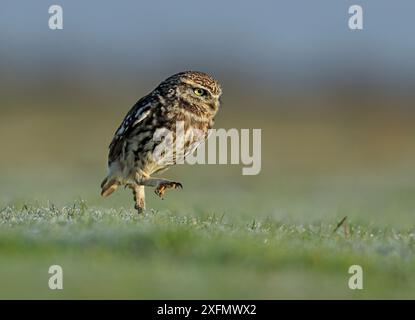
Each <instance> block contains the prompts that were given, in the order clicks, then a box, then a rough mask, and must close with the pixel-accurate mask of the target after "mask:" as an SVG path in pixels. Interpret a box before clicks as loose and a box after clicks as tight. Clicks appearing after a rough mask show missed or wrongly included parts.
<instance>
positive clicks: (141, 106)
mask: <svg viewBox="0 0 415 320" xmlns="http://www.w3.org/2000/svg"><path fill="white" fill-rule="evenodd" d="M153 106H154V104H153V103H152V100H151V99H149V98H148V97H144V98H142V99H140V100H139V101H138V102H137V103H136V104H135V105H134V106H133V107H132V108H131V110H130V111H129V112H128V113H127V115H126V116H125V118H124V120H123V122H122V123H121V125H120V126H119V127H118V129H117V131H116V132H115V134H114V138H113V139H112V141H111V144H110V146H109V155H108V163H111V162H114V161H115V160H117V159H118V158H119V156H120V154H121V152H122V150H123V146H124V144H125V143H126V139H127V138H128V136H129V134H130V133H131V131H132V130H133V129H134V128H135V127H136V126H137V125H139V124H140V123H141V122H142V121H143V120H144V119H145V118H147V117H148V116H149V114H150V113H151V109H152V107H153Z"/></svg>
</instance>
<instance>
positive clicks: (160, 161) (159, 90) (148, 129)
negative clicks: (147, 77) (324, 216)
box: [101, 71, 222, 213]
mask: <svg viewBox="0 0 415 320" xmlns="http://www.w3.org/2000/svg"><path fill="white" fill-rule="evenodd" d="M221 94H222V89H221V86H220V84H219V83H218V82H217V81H216V80H215V79H214V78H213V77H211V76H210V75H208V74H206V73H203V72H199V71H185V72H181V73H177V74H174V75H172V76H171V77H169V78H167V79H166V80H164V81H163V82H161V83H160V84H159V85H158V86H157V87H156V88H155V89H154V90H153V91H152V92H150V93H149V94H148V95H146V96H144V97H143V98H141V99H140V100H138V102H137V103H136V104H135V105H134V106H133V107H132V108H131V110H130V111H129V112H128V113H127V115H126V116H125V118H124V120H123V122H122V123H121V125H120V126H119V127H118V129H117V131H116V132H115V134H114V137H113V139H112V142H111V144H110V146H109V155H108V175H107V176H106V178H105V179H104V180H103V181H102V183H101V195H102V196H104V197H106V196H108V195H110V194H111V193H113V192H114V191H115V190H116V189H117V188H118V187H119V186H125V187H128V188H130V189H131V190H132V191H133V195H134V202H135V209H137V211H138V212H139V213H140V212H142V211H143V210H144V209H145V191H144V187H154V191H155V193H156V194H157V195H158V196H159V197H161V198H162V197H163V195H164V193H165V191H166V190H167V189H171V188H173V189H177V188H182V184H181V183H180V182H175V181H171V180H167V179H162V178H156V177H153V175H154V174H156V173H160V172H162V171H164V170H166V169H167V168H169V167H170V166H172V165H174V164H177V163H179V161H180V160H183V158H185V157H186V156H187V155H189V154H191V153H192V152H193V151H194V150H195V149H196V148H197V146H198V145H199V144H200V143H202V142H203V141H204V140H205V139H206V138H207V135H208V130H209V129H210V128H211V127H212V126H213V123H214V118H215V116H216V113H217V112H218V110H219V106H220V97H221ZM179 129H180V130H179Z"/></svg>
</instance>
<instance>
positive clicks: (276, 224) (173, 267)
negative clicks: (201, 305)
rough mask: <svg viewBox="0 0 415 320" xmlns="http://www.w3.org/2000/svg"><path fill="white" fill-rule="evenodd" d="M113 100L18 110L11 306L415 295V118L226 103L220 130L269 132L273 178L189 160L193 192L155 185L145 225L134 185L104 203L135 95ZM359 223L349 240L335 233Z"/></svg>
mask: <svg viewBox="0 0 415 320" xmlns="http://www.w3.org/2000/svg"><path fill="white" fill-rule="evenodd" d="M71 96H74V95H72V94H71ZM132 96H135V95H132ZM49 100H50V98H48V99H46V100H45V104H46V105H47V103H50V101H49ZM16 101H18V100H16ZM48 101H49V102H48ZM65 101H66V100H65ZM99 102H100V103H98V102H94V100H91V101H89V100H88V101H80V102H79V101H78V102H76V103H75V102H74V103H73V104H69V105H66V106H65V108H62V109H61V110H60V109H57V108H55V106H53V108H47V107H42V104H41V103H40V102H38V104H37V105H33V102H32V101H25V100H23V101H21V102H20V103H17V102H16V104H15V105H13V106H10V108H8V109H7V112H3V113H2V116H1V117H0V139H1V145H2V154H1V157H0V168H1V171H0V298H28V299H32V298H81V299H82V298H129V299H150V298H154V299H163V298H169V299H181V298H187V299H196V298H216V299H220V298H230V299H237V298H253V299H260V298H264V299H284V298H285V299H287V298H312V299H322V298H327V299H331V298H347V299H368V298H393V299H394V298H406V299H409V298H411V299H414V298H415V247H414V244H415V223H414V213H415V212H414V209H415V197H414V194H415V185H414V181H415V174H414V170H413V163H414V162H415V149H414V147H413V146H414V145H415V129H414V128H415V127H414V126H413V121H412V119H413V117H412V118H411V117H409V116H408V117H405V118H404V119H403V118H399V117H397V116H394V117H392V116H388V117H386V116H384V117H382V116H378V117H377V118H374V115H373V114H372V113H371V114H370V115H366V116H364V115H362V114H360V113H358V114H350V115H349V117H347V116H342V115H341V114H339V115H336V116H335V115H333V116H329V117H327V118H324V117H320V116H319V115H317V116H315V117H311V116H310V117H309V116H300V115H297V114H291V115H290V114H287V115H284V113H280V114H268V113H264V115H266V117H264V116H262V117H259V114H260V113H253V112H251V111H249V112H248V111H247V113H246V114H245V116H244V117H243V116H239V114H238V117H235V113H234V112H235V109H232V108H229V109H227V108H224V109H223V111H222V112H221V115H220V117H218V123H217V127H224V128H227V127H236V128H262V129H263V137H262V150H263V151H262V171H261V174H259V175H258V176H242V175H241V167H240V166H231V165H229V166H224V165H223V166H221V165H217V166H213V165H206V166H188V165H186V166H176V167H175V168H174V169H172V170H170V171H168V172H166V173H165V175H163V176H165V177H166V178H170V179H172V180H175V181H180V182H182V183H183V185H184V189H183V190H180V191H169V192H168V194H167V196H166V199H165V200H164V201H161V200H160V199H158V198H157V197H156V196H155V195H154V194H152V191H151V190H150V189H149V190H148V191H147V207H148V208H150V209H149V210H148V212H147V213H146V214H145V215H142V216H138V215H137V214H136V213H135V212H134V210H133V209H132V205H133V203H132V195H131V192H130V191H129V190H122V189H120V190H119V191H117V192H116V193H115V194H114V195H112V196H111V197H109V198H106V199H103V198H101V197H100V196H99V183H100V182H101V180H102V178H103V176H104V175H105V169H106V168H105V161H106V156H107V148H106V146H107V145H108V142H109V140H110V138H111V136H112V134H113V131H114V129H115V126H116V125H117V124H118V121H119V119H120V118H121V117H122V116H123V115H124V113H125V111H126V110H124V109H122V108H114V105H128V103H127V102H128V101H124V102H125V103H123V102H122V101H121V102H117V104H115V102H116V101H114V105H112V104H111V105H109V104H108V102H105V103H104V101H99ZM101 102H102V104H104V105H105V107H103V106H101ZM66 103H67V102H66ZM94 103H95V105H94ZM278 103H279V102H278ZM232 104H233V105H234V106H239V104H237V103H236V102H234V103H232V102H230V105H232ZM275 104H277V102H275ZM22 106H28V107H27V108H26V109H25V111H24V112H23V111H22V108H23V107H22ZM73 106H82V107H79V108H78V109H76V108H74V107H73ZM85 106H88V108H86V107H85ZM290 107H291V105H290ZM331 107H332V106H331V105H330V108H331ZM42 108H44V109H42ZM238 110H239V109H238ZM245 110H251V109H245ZM269 110H271V108H270V109H269ZM269 110H268V111H269ZM287 110H288V109H287ZM356 110H360V109H356ZM3 111H4V110H3ZM268 111H267V112H268ZM98 113H99V115H100V117H99V121H97V114H98ZM22 115H24V116H22ZM62 119H64V120H65V121H62ZM74 124H76V125H74ZM91 124H93V126H92V125H91ZM9 137H12V139H11V138H9ZM80 199H83V200H80ZM344 216H348V220H347V221H348V223H349V228H350V234H349V235H348V236H346V235H345V234H344V233H343V230H342V229H341V228H340V229H339V230H338V231H337V232H336V233H333V229H334V227H335V225H336V224H337V223H338V221H340V219H341V218H342V217H344ZM53 264H58V265H61V266H62V267H63V271H64V289H63V290H61V291H59V290H50V289H49V288H48V279H49V276H50V275H49V274H48V269H49V266H51V265H53ZM355 264H357V265H360V266H362V267H363V271H364V283H363V285H364V289H363V290H350V289H349V288H348V280H349V277H350V274H348V269H349V267H350V266H351V265H355Z"/></svg>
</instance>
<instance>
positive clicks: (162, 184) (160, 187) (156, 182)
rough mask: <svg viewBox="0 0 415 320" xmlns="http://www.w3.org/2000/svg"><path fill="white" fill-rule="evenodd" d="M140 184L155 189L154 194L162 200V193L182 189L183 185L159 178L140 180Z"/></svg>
mask: <svg viewBox="0 0 415 320" xmlns="http://www.w3.org/2000/svg"><path fill="white" fill-rule="evenodd" d="M140 184H141V185H144V186H147V187H155V188H156V189H155V190H154V192H155V193H156V195H158V196H159V197H160V198H163V195H164V193H165V192H166V190H167V189H173V188H174V189H183V185H182V184H181V183H180V182H175V181H171V180H167V179H161V178H151V177H148V178H145V179H141V180H140Z"/></svg>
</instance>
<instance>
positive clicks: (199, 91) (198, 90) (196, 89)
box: [193, 88, 206, 97]
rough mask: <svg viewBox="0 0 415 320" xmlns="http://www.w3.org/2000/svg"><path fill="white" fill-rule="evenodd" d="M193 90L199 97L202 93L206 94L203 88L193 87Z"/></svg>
mask: <svg viewBox="0 0 415 320" xmlns="http://www.w3.org/2000/svg"><path fill="white" fill-rule="evenodd" d="M193 92H194V93H195V95H197V96H199V97H201V96H203V95H205V94H206V91H205V90H203V89H200V88H194V89H193Z"/></svg>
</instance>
